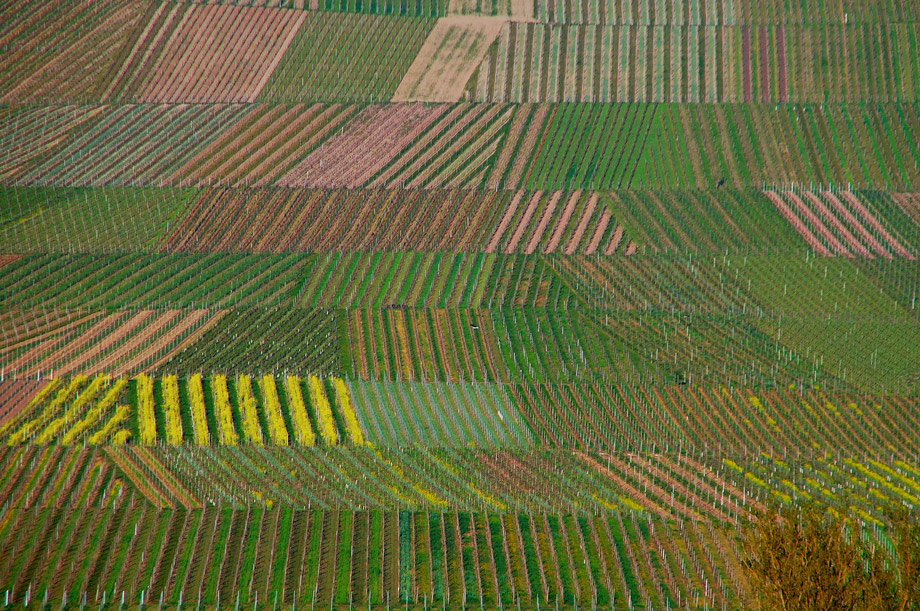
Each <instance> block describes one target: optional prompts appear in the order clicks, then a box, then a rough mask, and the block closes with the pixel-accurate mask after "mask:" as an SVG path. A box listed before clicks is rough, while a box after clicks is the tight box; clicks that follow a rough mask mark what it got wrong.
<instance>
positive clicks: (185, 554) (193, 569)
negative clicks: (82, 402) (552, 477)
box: [0, 502, 745, 609]
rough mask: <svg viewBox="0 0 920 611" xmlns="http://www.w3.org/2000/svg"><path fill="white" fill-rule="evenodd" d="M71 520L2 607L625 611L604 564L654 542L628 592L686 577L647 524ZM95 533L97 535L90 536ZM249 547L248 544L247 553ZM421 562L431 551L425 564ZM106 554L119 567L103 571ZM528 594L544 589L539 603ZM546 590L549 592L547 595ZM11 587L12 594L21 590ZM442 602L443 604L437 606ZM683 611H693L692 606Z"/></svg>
mask: <svg viewBox="0 0 920 611" xmlns="http://www.w3.org/2000/svg"><path fill="white" fill-rule="evenodd" d="M142 514H143V519H144V520H145V527H146V528H147V529H149V530H146V531H145V532H152V533H163V540H164V543H165V544H166V546H165V547H164V548H163V549H162V550H159V549H155V548H154V549H149V547H150V544H149V543H148V542H147V541H145V540H144V539H145V537H143V536H142V535H141V534H140V533H138V534H135V533H134V525H136V524H137V522H138V520H139V519H140V518H141V515H142ZM56 517H57V516H56V515H55V514H54V512H52V511H51V510H42V511H32V512H28V513H26V514H23V515H22V516H19V517H17V519H16V520H15V529H16V532H22V531H33V532H35V533H36V535H37V536H38V537H42V536H45V535H47V534H48V533H49V532H51V533H54V532H55V530H56V527H55V522H56V519H55V518H56ZM72 521H73V522H75V524H74V525H73V527H72V530H73V543H72V544H70V546H68V539H66V538H65V539H55V540H53V541H49V546H48V551H49V552H50V553H51V555H52V556H53V557H54V562H55V563H56V564H55V566H48V567H41V570H32V567H31V566H30V567H27V568H26V569H25V570H22V571H19V572H18V573H16V574H14V575H12V576H11V577H12V579H14V580H15V581H10V582H8V583H5V584H0V587H3V588H5V589H6V591H8V592H9V591H10V590H12V593H13V595H12V596H10V598H9V600H10V602H11V603H12V602H13V601H16V602H17V603H20V604H25V603H26V602H34V598H32V596H33V591H32V589H30V588H29V585H30V584H31V586H32V588H34V589H38V588H41V589H42V590H41V591H44V590H45V589H47V590H48V591H49V600H53V601H61V600H63V599H64V597H65V596H66V598H67V599H69V600H82V599H83V598H84V596H85V597H86V599H87V602H88V603H89V602H90V601H92V603H93V604H96V605H98V604H102V603H103V601H107V602H108V601H113V600H117V601H119V602H120V601H121V598H122V596H124V599H125V602H128V601H130V602H131V603H132V604H139V603H140V601H141V600H143V601H144V603H145V605H146V604H148V603H150V602H151V601H158V600H160V598H162V599H163V600H164V602H166V603H168V604H180V602H181V604H201V605H208V606H210V605H215V604H218V603H219V602H220V603H222V601H226V600H233V601H236V600H239V601H240V603H241V604H245V605H247V607H249V606H254V605H257V604H258V605H259V608H261V604H263V603H264V601H273V600H275V599H276V598H277V599H278V601H279V603H280V602H281V601H284V602H285V603H287V604H291V605H294V606H311V605H324V606H329V605H336V606H339V605H348V604H361V605H367V606H373V607H374V608H378V607H379V608H383V607H384V606H385V605H386V604H387V600H393V601H404V602H405V603H406V604H407V605H408V604H411V605H413V606H416V605H423V604H436V605H442V604H443V605H444V606H448V599H449V598H450V597H451V594H453V595H454V596H457V595H458V594H459V593H460V592H462V591H465V592H466V596H465V597H464V600H462V601H461V602H463V603H464V604H479V603H480V602H481V603H482V604H484V605H485V604H490V605H496V606H497V605H498V604H504V605H506V606H507V605H510V606H514V605H516V604H519V605H521V606H522V608H527V609H534V608H536V605H537V603H538V601H541V602H540V604H541V605H542V604H544V602H543V601H545V600H546V597H555V596H556V595H557V594H558V596H559V597H560V600H559V604H560V605H561V606H562V607H563V608H571V607H572V606H573V605H574V604H576V603H579V604H590V603H591V601H595V600H596V601H597V602H598V603H600V602H601V601H604V602H606V603H607V604H610V605H611V608H615V609H620V608H622V609H626V608H627V603H626V601H627V597H628V596H633V592H631V591H624V589H623V588H624V587H625V586H626V583H625V582H624V581H622V580H621V579H619V578H618V573H619V572H620V570H621V569H619V566H618V564H617V563H615V562H614V561H613V560H614V558H616V554H617V553H621V554H630V555H637V556H639V557H640V558H643V556H641V554H642V552H641V551H640V550H642V549H646V548H648V547H651V548H652V549H653V550H655V549H656V548H655V547H654V545H655V543H657V542H658V541H665V542H666V547H662V548H658V549H657V550H656V551H653V552H652V554H653V555H652V556H651V558H654V561H655V564H649V565H648V568H647V569H645V570H644V571H643V572H642V573H641V574H640V575H637V576H636V577H635V578H634V579H643V580H646V581H645V583H644V584H643V585H644V588H643V590H642V591H654V587H653V585H652V584H653V583H654V580H658V579H666V576H667V574H668V573H667V572H666V571H667V570H666V569H665V563H666V562H667V559H668V555H669V554H671V555H675V556H677V558H679V561H680V563H681V564H675V567H676V566H684V564H683V563H686V565H690V562H691V558H692V556H690V555H689V554H688V553H687V552H686V551H684V552H682V553H681V552H680V551H678V548H677V547H676V546H674V543H672V541H671V538H672V537H673V538H677V537H680V538H684V536H685V535H681V533H680V528H679V527H678V526H677V525H675V524H670V523H668V522H666V521H664V520H661V519H660V518H654V519H653V518H638V519H636V520H633V519H631V518H629V517H623V518H621V519H620V520H617V519H614V518H607V517H578V516H575V515H572V514H562V515H555V514H543V513H531V514H526V513H525V514H523V515H521V516H519V517H517V518H514V517H509V518H508V519H505V516H499V515H495V514H489V513H475V514H474V513H467V512H460V513H456V512H448V513H428V512H420V511H411V512H410V511H404V512H380V511H372V512H366V511H341V512H340V511H320V510H291V509H289V508H284V507H281V508H275V509H257V508H252V509H227V508H224V509H218V508H216V507H210V508H208V509H203V510H201V509H196V510H193V511H185V510H178V511H170V510H165V511H146V512H145V511H144V509H143V508H140V507H132V506H130V505H129V504H128V503H124V502H123V503H119V504H118V505H116V506H115V507H111V506H109V507H105V508H99V509H96V510H95V511H89V512H85V513H75V515H74V517H73V519H72ZM622 524H626V525H628V527H627V528H626V530H625V532H623V533H622V534H621V533H620V532H619V528H620V526H618V525H622ZM611 528H613V529H614V532H616V533H617V535H618V536H619V539H618V540H617V544H616V545H617V546H618V547H619V552H617V551H614V550H613V545H614V544H613V543H612V539H611V537H610V532H611ZM103 529H105V531H106V533H107V534H110V535H111V536H107V537H104V538H103V537H95V536H94V534H95V533H98V532H100V531H102V530H103ZM125 531H127V532H125ZM714 536H715V535H714V534H710V533H708V532H707V531H706V530H705V529H703V530H702V531H701V535H700V538H701V540H702V541H703V542H705V543H707V544H709V545H713V544H714V541H715V539H714ZM722 536H725V535H722ZM97 538H98V539H99V541H97V540H96V539H97ZM224 539H226V540H227V541H230V542H236V543H232V545H234V549H232V550H224V549H223V548H222V547H221V543H222V542H223V540H224ZM253 541H258V543H257V544H254V545H251V543H252V542H253ZM96 543H101V544H104V545H105V546H106V547H105V549H104V550H103V553H101V554H99V555H98V556H97V555H93V556H92V557H91V558H88V559H87V562H86V563H85V566H82V565H81V567H80V570H79V571H78V572H77V573H75V574H74V575H73V578H72V579H71V578H70V577H69V575H70V574H69V573H67V572H63V573H60V572H57V563H59V562H62V561H63V560H62V559H63V558H66V557H69V556H68V554H73V553H78V551H79V546H80V545H87V544H96ZM154 543H155V542H154ZM522 545H526V547H524V548H522V547H520V546H522ZM250 548H251V549H250ZM24 550H25V551H26V552H32V551H33V548H32V547H31V546H29V545H27V546H25V548H24ZM525 550H526V551H525ZM665 550H667V551H665ZM240 551H242V553H243V557H241V556H240ZM435 551H437V552H439V553H437V554H434V553H432V552H435ZM585 554H588V557H585ZM113 556H115V557H117V558H119V559H120V560H121V562H122V564H118V565H114V566H110V564H109V562H110V559H111V558H112V557H113ZM296 558H301V560H299V561H296V560H295V559H296ZM381 558H383V562H381V560H380V559H381ZM445 558H447V559H448V560H447V561H446V562H445ZM573 558H577V559H580V558H584V559H585V560H586V562H587V564H584V563H582V562H578V563H575V562H573V560H572V559H573ZM456 560H460V562H459V563H458V562H456ZM247 561H248V562H249V564H247ZM675 562H677V560H675ZM696 562H699V561H698V560H697V561H696ZM727 562H728V561H727V560H725V559H720V560H718V561H716V560H713V561H712V564H710V561H706V563H707V564H706V566H707V568H708V567H710V566H711V567H712V570H715V571H718V572H727V571H728V570H730V568H729V566H728V564H727ZM537 565H539V566H540V567H541V568H540V573H539V574H538V573H536V572H535V571H536V568H535V567H536V566H537ZM643 568H645V567H643ZM678 570H680V569H678ZM681 574H686V575H687V576H689V577H691V579H692V575H693V572H692V570H691V569H689V566H688V568H687V569H686V572H685V573H681ZM525 575H528V576H529V579H528V578H525V577H524V576H525ZM541 583H546V584H548V585H550V586H551V587H550V589H549V590H548V591H544V590H543V588H542V587H541ZM557 583H562V584H563V586H562V588H561V589H558V588H557V586H556V584H557ZM680 583H681V584H682V585H681V587H680V588H678V587H677V586H674V589H673V590H668V597H669V598H668V602H669V603H671V602H673V603H674V604H677V600H678V599H679V598H683V599H684V600H686V599H693V598H698V599H700V600H701V601H704V602H705V603H706V604H707V605H709V604H721V602H722V601H723V600H725V601H732V602H733V603H737V602H739V598H741V597H743V596H745V593H744V592H736V591H734V590H733V589H730V588H724V587H723V589H719V590H716V591H713V592H708V591H707V592H706V593H704V592H703V589H702V588H700V587H699V585H697V584H696V583H694V581H691V580H688V579H686V578H685V579H684V580H682V581H681V582H680ZM23 584H25V586H26V588H25V589H24V590H21V589H20V586H21V585H23ZM433 584H435V585H434V586H433ZM519 584H520V585H519ZM90 585H95V586H99V597H98V599H96V597H95V588H94V591H93V592H89V591H87V590H85V589H84V588H86V587H87V586H90ZM521 585H523V586H526V587H521ZM640 587H642V586H640ZM672 597H673V598H672ZM633 600H635V599H633ZM189 601H194V602H189ZM257 601H258V602H257ZM620 602H622V605H620V604H619V603H620ZM455 604H458V603H457V601H456V600H455V599H453V598H451V599H450V603H449V606H450V607H451V608H454V605H455ZM457 608H459V605H458V606H457ZM692 608H694V609H696V608H699V609H702V608H703V605H702V604H700V605H699V606H694V607H692Z"/></svg>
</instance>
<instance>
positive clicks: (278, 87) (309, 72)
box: [259, 13, 434, 103]
mask: <svg viewBox="0 0 920 611" xmlns="http://www.w3.org/2000/svg"><path fill="white" fill-rule="evenodd" d="M432 27H434V20H433V19H423V18H411V19H395V18H387V17H379V16H374V15H334V14H330V13H310V14H308V15H307V17H306V20H305V21H304V23H303V24H302V25H301V27H300V29H299V30H298V31H297V35H296V36H295V37H294V40H293V42H292V43H291V46H290V47H288V49H287V51H286V53H285V55H284V57H283V58H282V60H281V63H279V64H278V66H277V67H276V68H275V70H274V72H272V76H271V78H270V79H269V81H268V84H267V85H266V86H265V88H264V89H263V90H262V93H261V94H260V95H259V101H260V102H269V103H271V102H305V101H313V100H319V101H324V102H381V101H386V100H388V99H389V98H390V96H391V95H392V94H393V92H394V91H395V90H396V86H397V85H399V81H400V79H402V77H403V74H404V73H405V71H406V70H407V69H408V67H409V64H411V63H412V60H413V59H414V58H415V55H416V54H417V53H418V50H419V49H420V48H421V46H422V42H423V41H424V40H425V37H426V36H427V35H428V32H429V31H430V30H431V28H432ZM381 68H384V69H383V70H381Z"/></svg>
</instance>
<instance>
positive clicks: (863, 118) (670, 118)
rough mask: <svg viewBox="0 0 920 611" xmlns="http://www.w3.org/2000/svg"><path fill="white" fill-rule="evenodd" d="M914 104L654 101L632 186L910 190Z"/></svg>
mask: <svg viewBox="0 0 920 611" xmlns="http://www.w3.org/2000/svg"><path fill="white" fill-rule="evenodd" d="M918 133H920V130H918V124H917V120H916V109H915V107H914V105H900V104H873V105H865V106H863V105H852V104H851V105H824V106H820V107H819V106H814V105H806V106H787V105H781V106H769V107H768V106H761V105H702V106H692V105H679V106H676V105H660V106H659V107H658V110H657V112H656V115H655V121H654V123H653V124H652V127H651V131H650V133H649V135H648V140H647V142H646V145H645V148H644V150H643V154H642V157H641V159H640V160H639V163H638V166H637V168H636V173H635V176H634V178H633V180H632V183H631V187H632V188H662V187H664V188H669V187H671V188H687V187H690V188H693V187H706V188H712V187H717V186H719V185H721V184H727V185H728V186H756V187H762V186H764V185H766V186H767V187H777V188H780V187H791V186H792V185H793V184H795V185H797V186H799V187H803V186H805V185H813V187H814V188H819V187H820V186H824V187H827V186H829V185H834V186H835V187H837V188H845V187H846V188H850V189H891V190H894V191H897V190H906V191H910V190H914V189H917V188H918V187H920V170H918V169H917V167H918V166H917V163H918V162H917V160H918V153H917V147H916V141H917V137H916V136H917V134H918Z"/></svg>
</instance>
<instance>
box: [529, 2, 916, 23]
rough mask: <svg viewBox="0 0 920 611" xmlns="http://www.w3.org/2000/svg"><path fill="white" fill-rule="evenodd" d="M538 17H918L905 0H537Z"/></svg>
mask: <svg viewBox="0 0 920 611" xmlns="http://www.w3.org/2000/svg"><path fill="white" fill-rule="evenodd" d="M534 6H535V16H536V18H537V21H546V22H553V23H609V24H626V25H745V24H748V25H763V24H789V25H793V24H824V23H826V24H864V23H917V22H920V9H918V8H917V5H916V4H914V3H913V2H911V1H910V0H884V1H879V0H843V1H842V2H836V3H834V4H833V6H830V5H828V3H827V2H826V1H825V0H799V1H797V2H792V3H790V2H784V1H783V0H729V1H728V2H723V1H721V0H701V1H700V2H682V1H681V0H666V1H665V2H653V3H648V4H644V3H640V4H638V5H637V4H635V3H633V2H632V1H631V0H590V1H589V2H575V1H574V0H537V1H536V2H535V3H534Z"/></svg>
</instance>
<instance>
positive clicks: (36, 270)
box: [0, 254, 311, 309]
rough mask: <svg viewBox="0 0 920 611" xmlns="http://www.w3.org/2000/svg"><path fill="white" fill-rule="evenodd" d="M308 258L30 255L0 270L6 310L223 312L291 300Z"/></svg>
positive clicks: (2, 296)
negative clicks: (206, 309)
mask: <svg viewBox="0 0 920 611" xmlns="http://www.w3.org/2000/svg"><path fill="white" fill-rule="evenodd" d="M305 265H308V266H309V265H311V258H310V257H305V256H298V255H264V256H252V255H234V254H217V255H204V256H196V255H152V254H151V255H146V254H124V255H61V256H51V255H31V256H27V257H23V258H21V259H19V260H18V261H16V262H15V263H13V264H11V265H8V266H5V267H4V268H0V269H2V274H0V278H2V280H0V283H2V284H3V285H4V288H2V289H0V301H2V302H4V303H6V304H7V305H8V306H9V307H13V306H14V305H16V306H31V307H41V306H42V305H47V306H51V305H58V306H66V307H84V306H88V307H94V308H103V309H106V308H122V307H129V308H130V307H136V308H151V307H152V308H159V307H171V306H175V307H211V308H219V307H227V306H229V305H234V304H248V305H254V304H263V305H268V304H277V303H292V300H293V299H294V298H295V297H296V296H297V294H298V290H299V289H300V287H301V285H302V282H303V274H304V266H305Z"/></svg>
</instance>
